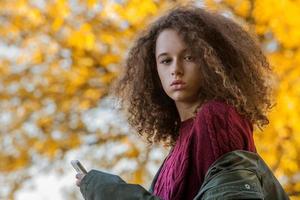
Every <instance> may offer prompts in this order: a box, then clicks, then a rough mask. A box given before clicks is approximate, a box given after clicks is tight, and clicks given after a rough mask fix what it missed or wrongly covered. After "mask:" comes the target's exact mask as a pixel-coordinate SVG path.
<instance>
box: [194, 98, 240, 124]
mask: <svg viewBox="0 0 300 200" xmlns="http://www.w3.org/2000/svg"><path fill="white" fill-rule="evenodd" d="M230 113H233V114H238V113H237V111H236V109H235V107H234V106H232V105H229V104H227V103H226V102H224V101H221V100H210V101H208V102H206V103H204V104H203V105H202V106H201V108H200V110H199V111H198V112H197V115H196V119H198V120H199V119H200V118H210V117H220V118H225V117H226V116H228V115H229V114H230Z"/></svg>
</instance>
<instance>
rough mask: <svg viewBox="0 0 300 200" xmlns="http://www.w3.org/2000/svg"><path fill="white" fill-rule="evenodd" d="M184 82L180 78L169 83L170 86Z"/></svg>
mask: <svg viewBox="0 0 300 200" xmlns="http://www.w3.org/2000/svg"><path fill="white" fill-rule="evenodd" d="M184 84H185V82H183V81H182V80H175V81H173V82H172V83H171V86H172V85H184Z"/></svg>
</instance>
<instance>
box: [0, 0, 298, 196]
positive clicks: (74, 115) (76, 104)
mask: <svg viewBox="0 0 300 200" xmlns="http://www.w3.org/2000/svg"><path fill="white" fill-rule="evenodd" d="M186 2H189V1H183V0H182V1H176V0H173V1H171V0H142V1H141V0H127V1H126V0H101V1H96V0H68V1H67V0H0V199H1V200H2V199H3V200H40V199H43V200H48V199H51V200H52V199H55V200H77V199H82V197H81V194H80V192H79V189H78V188H77V187H76V186H75V177H74V176H75V171H74V170H73V168H72V167H71V165H70V160H71V159H79V160H80V161H81V162H82V163H83V164H84V165H85V166H86V168H87V169H88V170H90V169H92V168H94V169H99V170H103V171H107V172H110V173H114V174H118V175H120V176H121V177H122V178H123V179H124V180H126V181H127V182H130V183H137V184H141V185H142V186H144V187H145V188H147V189H148V188H149V186H150V182H151V180H152V178H153V176H154V174H155V173H156V170H157V169H158V167H159V166H160V164H161V162H162V160H163V158H164V157H165V156H166V154H167V152H168V149H167V148H164V147H163V146H161V145H155V146H151V147H150V146H147V145H146V142H145V140H143V139H142V138H140V137H138V136H137V135H136V133H135V132H134V130H132V129H131V128H130V127H129V126H128V124H127V123H126V121H125V120H124V119H125V118H124V116H123V115H122V113H120V112H118V110H117V109H116V108H117V105H116V103H115V102H114V100H113V98H112V97H111V96H110V95H109V92H108V88H109V86H110V84H111V83H112V82H113V81H114V80H115V78H116V77H118V75H119V73H120V71H121V62H122V60H123V59H124V58H125V56H126V52H127V50H128V47H130V46H131V44H132V41H133V39H134V37H135V35H136V34H137V33H138V32H139V31H141V30H142V29H143V28H144V27H146V26H147V24H149V23H150V22H151V20H153V19H155V17H157V16H159V15H160V14H161V13H162V12H164V11H165V10H167V9H168V8H170V7H171V6H173V5H175V4H176V3H186ZM194 3H195V4H196V5H198V6H202V7H203V6H204V7H207V8H209V9H212V10H219V11H220V12H222V14H224V15H225V16H227V17H230V18H233V19H234V20H235V21H236V22H237V23H239V24H241V25H242V26H243V27H244V28H245V29H247V30H249V31H251V32H252V33H254V34H256V35H257V37H258V39H259V41H260V43H261V47H262V49H263V50H264V52H265V53H266V55H267V56H268V59H269V61H270V62H271V65H272V67H273V69H274V70H275V72H276V73H277V75H278V82H277V83H276V84H277V85H278V90H277V92H276V99H277V106H276V107H275V108H274V110H273V111H272V112H271V113H270V114H269V118H270V124H269V126H268V127H267V128H266V129H264V131H263V132H260V131H259V130H255V141H256V145H257V150H258V152H259V153H260V155H261V156H262V157H263V158H264V159H265V161H266V162H267V164H268V165H269V166H270V167H271V168H272V170H273V171H274V173H275V175H276V177H277V178H278V179H279V180H280V182H281V184H282V185H283V186H284V188H285V189H286V191H287V192H288V193H289V195H290V197H291V199H300V173H299V170H300V169H299V168H300V154H299V153H300V101H299V97H300V48H299V45H300V0H278V1H272V0H206V1H204V0H203V1H200V0H198V1H194Z"/></svg>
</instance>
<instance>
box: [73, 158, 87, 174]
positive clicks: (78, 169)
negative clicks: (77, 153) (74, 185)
mask: <svg viewBox="0 0 300 200" xmlns="http://www.w3.org/2000/svg"><path fill="white" fill-rule="evenodd" d="M71 165H72V166H73V168H74V169H75V170H76V172H77V173H82V174H87V171H86V169H85V168H84V167H83V165H82V164H81V163H80V162H79V160H71Z"/></svg>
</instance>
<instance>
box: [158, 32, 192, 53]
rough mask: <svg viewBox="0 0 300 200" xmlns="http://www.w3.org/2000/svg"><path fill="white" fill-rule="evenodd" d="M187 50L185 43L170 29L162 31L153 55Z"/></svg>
mask: <svg viewBox="0 0 300 200" xmlns="http://www.w3.org/2000/svg"><path fill="white" fill-rule="evenodd" d="M186 48H187V46H186V44H185V42H184V41H183V40H182V38H181V37H180V36H179V34H178V33H177V31H175V30H172V29H165V30H163V31H162V32H161V33H160V34H159V35H158V37H157V40H156V48H155V54H156V56H159V55H160V54H161V53H169V54H173V53H175V54H176V53H179V52H181V51H183V50H185V49H186Z"/></svg>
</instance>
